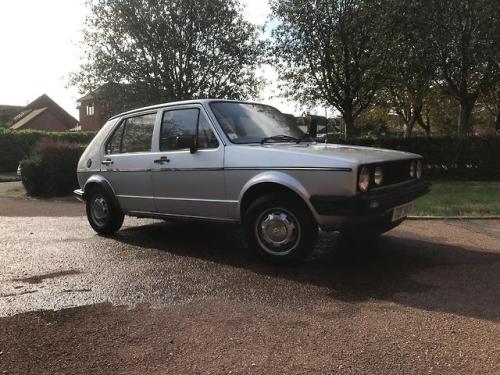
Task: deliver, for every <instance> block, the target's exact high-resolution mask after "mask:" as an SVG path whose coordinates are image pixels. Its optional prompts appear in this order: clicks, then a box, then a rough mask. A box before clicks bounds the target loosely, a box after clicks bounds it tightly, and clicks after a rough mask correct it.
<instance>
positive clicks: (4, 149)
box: [0, 128, 95, 172]
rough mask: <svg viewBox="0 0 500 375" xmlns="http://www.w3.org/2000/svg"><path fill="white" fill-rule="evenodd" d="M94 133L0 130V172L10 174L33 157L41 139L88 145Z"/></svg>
mask: <svg viewBox="0 0 500 375" xmlns="http://www.w3.org/2000/svg"><path fill="white" fill-rule="evenodd" d="M94 135H95V132H45V131H40V130H8V129H1V128H0V172H12V171H15V170H16V169H17V166H18V164H19V162H20V161H21V160H23V159H27V158H29V157H30V156H32V155H33V153H34V151H35V147H36V145H37V144H38V142H39V141H41V140H42V139H53V140H58V141H62V142H72V143H80V144H88V143H90V141H91V140H92V138H94Z"/></svg>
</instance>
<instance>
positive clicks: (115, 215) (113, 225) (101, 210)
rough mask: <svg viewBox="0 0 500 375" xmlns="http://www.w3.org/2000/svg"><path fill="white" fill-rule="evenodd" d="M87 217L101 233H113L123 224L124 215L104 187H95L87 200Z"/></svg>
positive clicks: (92, 225)
mask: <svg viewBox="0 0 500 375" xmlns="http://www.w3.org/2000/svg"><path fill="white" fill-rule="evenodd" d="M86 209H87V219H88V221H89V223H90V225H91V227H92V228H93V229H94V230H95V231H96V232H97V233H99V234H113V233H115V232H117V231H118V230H119V229H120V228H121V226H122V224H123V219H124V215H123V213H122V212H121V210H120V207H118V205H117V204H116V202H115V200H114V199H112V197H110V195H109V194H108V193H106V192H105V191H104V190H102V189H99V188H97V189H93V190H92V191H91V192H90V194H89V197H88V198H87V200H86Z"/></svg>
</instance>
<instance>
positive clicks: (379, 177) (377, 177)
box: [373, 165, 384, 186]
mask: <svg viewBox="0 0 500 375" xmlns="http://www.w3.org/2000/svg"><path fill="white" fill-rule="evenodd" d="M373 181H374V182H375V184H376V185H379V186H380V185H382V182H383V181H384V173H383V172H382V167H381V166H380V165H379V166H378V167H377V168H375V173H374V175H373Z"/></svg>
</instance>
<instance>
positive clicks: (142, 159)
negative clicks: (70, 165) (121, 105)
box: [101, 111, 157, 212]
mask: <svg viewBox="0 0 500 375" xmlns="http://www.w3.org/2000/svg"><path fill="white" fill-rule="evenodd" d="M156 115H157V111H154V112H148V113H141V114H137V115H133V116H129V117H126V118H124V119H122V121H121V122H120V123H119V124H118V125H117V126H116V128H115V129H114V131H113V133H112V135H111V136H110V137H109V138H108V140H107V142H106V144H105V148H104V157H103V159H102V162H101V163H102V166H101V173H102V175H103V176H104V177H106V179H107V180H108V181H109V182H110V184H111V186H112V188H113V190H114V192H115V195H116V197H117V198H118V201H119V202H120V206H121V208H122V210H123V211H124V212H130V211H138V212H143V211H144V212H151V211H154V210H155V204H154V200H153V187H152V183H151V166H152V164H153V159H154V156H153V154H152V152H151V146H152V136H153V131H154V126H155V122H156Z"/></svg>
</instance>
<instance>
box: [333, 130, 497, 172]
mask: <svg viewBox="0 0 500 375" xmlns="http://www.w3.org/2000/svg"><path fill="white" fill-rule="evenodd" d="M330 141H331V142H335V143H344V144H353V145H360V146H369V147H381V148H388V149H392V150H400V151H408V152H413V153H416V154H420V155H422V156H423V157H424V167H425V170H426V174H427V176H428V177H429V178H432V179H459V180H497V181H498V180H500V137H498V136H471V137H463V138H458V137H451V136H444V137H431V138H428V137H412V138H379V139H369V138H356V139H351V140H349V141H343V140H339V139H333V138H332V139H330Z"/></svg>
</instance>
